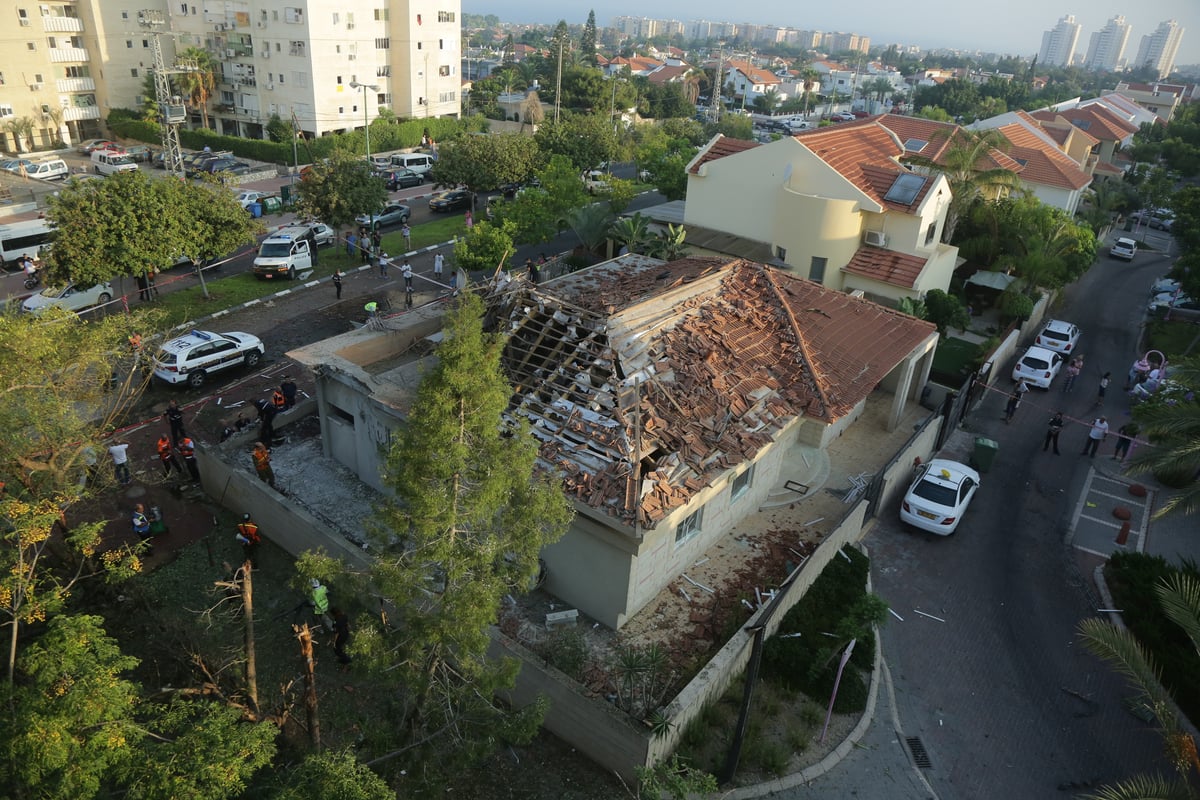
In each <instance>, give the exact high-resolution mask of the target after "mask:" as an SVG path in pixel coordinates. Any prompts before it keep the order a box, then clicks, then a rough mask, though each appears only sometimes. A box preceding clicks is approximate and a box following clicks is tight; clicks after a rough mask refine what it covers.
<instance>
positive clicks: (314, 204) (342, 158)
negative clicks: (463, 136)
mask: <svg viewBox="0 0 1200 800" xmlns="http://www.w3.org/2000/svg"><path fill="white" fill-rule="evenodd" d="M472 138H474V137H472ZM440 160H441V159H439V161H440ZM299 196H300V199H299V201H298V203H297V205H298V206H299V208H300V210H301V212H302V213H304V214H307V215H309V216H311V217H314V218H315V219H319V220H323V221H324V222H325V223H326V224H327V225H330V226H331V227H333V229H334V230H339V229H341V228H344V227H346V226H348V225H350V224H351V223H352V222H354V218H355V217H356V216H358V215H359V214H370V213H372V212H374V211H377V210H378V209H380V208H382V207H383V204H384V203H385V202H387V187H386V186H385V185H384V182H383V179H382V178H378V177H375V176H374V175H372V174H371V165H370V164H368V163H367V162H366V161H365V160H363V159H361V158H359V157H358V156H356V155H351V154H350V153H348V152H346V151H344V150H335V151H333V154H332V155H330V156H329V158H328V159H326V160H325V162H324V163H321V162H318V163H316V164H313V165H312V170H311V171H310V172H309V173H308V175H307V176H306V177H305V178H304V180H302V181H301V182H300V187H299Z"/></svg>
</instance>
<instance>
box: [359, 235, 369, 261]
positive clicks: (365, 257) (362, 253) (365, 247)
mask: <svg viewBox="0 0 1200 800" xmlns="http://www.w3.org/2000/svg"><path fill="white" fill-rule="evenodd" d="M358 255H359V260H360V261H361V262H362V263H363V264H369V263H370V262H371V240H370V239H368V238H367V235H366V234H365V233H364V234H363V235H362V236H359V237H358Z"/></svg>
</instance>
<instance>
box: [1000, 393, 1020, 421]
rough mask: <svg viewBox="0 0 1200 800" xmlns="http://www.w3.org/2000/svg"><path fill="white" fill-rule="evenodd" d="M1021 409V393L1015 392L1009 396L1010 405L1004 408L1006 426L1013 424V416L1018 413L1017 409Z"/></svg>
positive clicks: (1007, 404)
mask: <svg viewBox="0 0 1200 800" xmlns="http://www.w3.org/2000/svg"><path fill="white" fill-rule="evenodd" d="M1020 407H1021V393H1020V392H1018V391H1016V390H1013V393H1012V394H1010V395H1009V396H1008V403H1006V404H1005V406H1004V424H1005V425H1007V424H1008V423H1010V422H1012V418H1013V416H1014V415H1015V414H1016V413H1017V409H1018V408H1020Z"/></svg>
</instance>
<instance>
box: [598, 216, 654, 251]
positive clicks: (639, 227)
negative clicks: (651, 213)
mask: <svg viewBox="0 0 1200 800" xmlns="http://www.w3.org/2000/svg"><path fill="white" fill-rule="evenodd" d="M609 233H610V235H611V236H612V237H613V239H615V240H616V242H617V244H619V245H621V246H622V247H624V248H625V249H626V250H628V251H629V252H630V253H643V252H645V248H646V246H647V245H648V244H649V243H650V240H651V239H652V238H653V237H652V235H651V233H650V218H649V217H646V216H643V215H642V214H641V212H637V213H635V214H633V215H632V216H629V217H621V218H619V219H617V220H616V221H615V222H613V224H612V226H611V227H610V228H609Z"/></svg>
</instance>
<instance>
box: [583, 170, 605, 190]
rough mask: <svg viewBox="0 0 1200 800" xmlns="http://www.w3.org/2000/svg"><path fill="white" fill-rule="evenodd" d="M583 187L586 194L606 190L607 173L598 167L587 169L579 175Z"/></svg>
mask: <svg viewBox="0 0 1200 800" xmlns="http://www.w3.org/2000/svg"><path fill="white" fill-rule="evenodd" d="M581 180H582V181H583V188H584V189H587V191H588V194H596V193H597V192H607V191H608V173H607V172H604V171H603V170H599V169H589V170H588V171H587V172H585V173H583V175H582V176H581Z"/></svg>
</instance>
